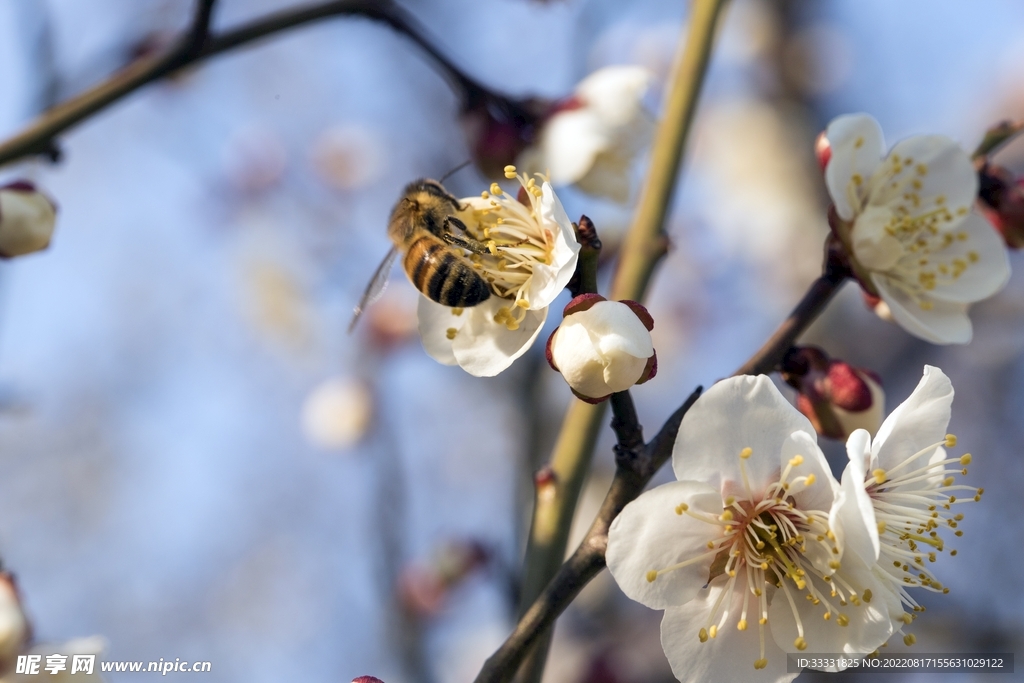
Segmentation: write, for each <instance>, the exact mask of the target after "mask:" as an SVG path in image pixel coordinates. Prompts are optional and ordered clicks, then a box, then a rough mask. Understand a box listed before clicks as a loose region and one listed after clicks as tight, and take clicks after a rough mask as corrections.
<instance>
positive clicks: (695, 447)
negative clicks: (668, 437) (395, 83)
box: [672, 375, 814, 496]
mask: <svg viewBox="0 0 1024 683" xmlns="http://www.w3.org/2000/svg"><path fill="white" fill-rule="evenodd" d="M796 431H802V432H806V433H807V434H810V435H811V436H812V438H813V437H814V427H812V426H811V423H810V422H809V421H808V420H807V418H806V417H804V416H803V415H801V414H800V413H799V412H798V411H797V409H796V408H794V407H793V406H792V405H790V404H789V402H788V401H787V400H786V399H785V398H784V397H783V396H782V394H781V393H779V390H778V389H777V388H775V385H774V384H772V381H771V380H770V379H768V377H767V376H765V375H758V376H757V377H752V376H749V375H745V376H741V377H730V378H729V379H725V380H722V381H721V382H718V383H717V384H715V385H714V386H713V387H711V388H710V389H708V390H707V392H705V394H704V395H703V396H701V397H700V398H699V399H698V400H697V402H696V403H695V404H694V405H693V407H692V408H690V410H689V412H688V413H687V414H686V417H684V418H683V422H682V424H681V425H680V426H679V435H678V436H677V437H676V442H675V445H674V447H673V449H672V469H673V470H674V471H675V473H676V478H677V479H693V480H696V481H706V482H708V483H709V484H711V485H712V486H714V487H715V488H716V489H719V490H723V491H724V488H723V487H724V486H728V487H729V488H730V493H734V494H737V495H745V494H744V487H743V478H742V474H741V471H740V452H741V451H743V449H745V448H751V449H753V454H752V455H751V456H750V457H749V458H748V459H746V460H745V461H744V466H745V468H746V471H747V477H748V480H749V482H750V486H751V488H752V489H753V491H752V493H753V494H754V495H755V496H756V495H758V494H760V493H762V492H763V491H764V489H765V487H766V486H767V485H768V484H769V483H771V482H772V481H774V480H775V478H776V477H777V476H778V473H779V471H780V470H779V453H780V452H781V451H782V444H783V443H784V442H785V441H786V440H787V439H788V438H789V437H790V435H791V434H792V433H793V432H796Z"/></svg>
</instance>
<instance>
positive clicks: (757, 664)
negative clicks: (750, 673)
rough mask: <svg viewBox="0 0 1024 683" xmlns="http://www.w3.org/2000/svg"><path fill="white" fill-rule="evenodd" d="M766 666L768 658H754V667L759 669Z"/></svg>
mask: <svg viewBox="0 0 1024 683" xmlns="http://www.w3.org/2000/svg"><path fill="white" fill-rule="evenodd" d="M766 666H768V660H767V659H765V658H764V657H762V658H761V659H755V660H754V668H755V669H759V670H760V669H763V668H765V667H766Z"/></svg>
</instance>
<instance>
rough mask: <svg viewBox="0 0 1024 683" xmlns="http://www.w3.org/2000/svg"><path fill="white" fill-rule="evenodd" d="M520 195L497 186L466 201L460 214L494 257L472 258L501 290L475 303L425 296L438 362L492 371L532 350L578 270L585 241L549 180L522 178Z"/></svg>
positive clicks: (510, 172) (424, 319)
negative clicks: (456, 303)
mask: <svg viewBox="0 0 1024 683" xmlns="http://www.w3.org/2000/svg"><path fill="white" fill-rule="evenodd" d="M505 175H506V176H507V177H508V178H509V179H513V178H514V179H517V180H518V181H519V183H520V185H521V186H522V191H521V192H520V193H519V197H520V198H522V201H520V198H517V197H516V196H515V195H509V194H507V193H505V192H504V191H503V190H502V189H501V187H500V186H498V185H497V184H494V185H492V186H491V188H490V192H484V193H482V194H481V196H479V197H469V198H467V199H461V200H459V201H460V202H461V203H462V204H464V205H465V206H466V207H467V208H466V209H465V211H462V212H460V213H459V214H458V218H459V219H461V220H462V222H463V223H464V224H465V226H466V229H467V231H468V233H469V235H470V236H471V237H473V238H474V239H477V240H479V241H481V242H484V243H486V244H488V246H489V248H490V251H491V253H490V254H488V255H480V254H472V255H471V256H469V258H470V260H471V261H472V262H473V264H474V267H475V268H477V269H478V270H479V271H480V272H481V273H482V274H483V276H484V277H485V279H486V280H487V282H488V283H489V284H490V286H491V290H492V293H493V294H494V295H495V296H492V297H490V298H489V299H487V300H485V301H484V302H483V303H481V304H478V305H477V306H474V307H472V308H466V309H463V308H450V307H448V306H442V305H441V304H438V303H435V302H433V301H431V300H430V299H428V298H427V297H425V296H424V297H420V300H419V328H420V336H421V338H422V339H423V347H424V348H425V349H426V350H427V353H429V354H430V355H431V356H432V357H433V358H434V359H435V360H437V361H439V362H441V363H444V364H445V365H458V366H460V367H461V368H462V369H463V370H465V371H466V372H468V373H470V374H471V375H476V376H477V377H491V376H493V375H497V374H498V373H499V372H501V371H502V370H505V369H506V368H507V367H509V366H510V365H511V364H512V362H513V361H514V360H515V359H516V358H519V357H520V356H521V355H523V354H524V353H526V350H527V349H529V348H530V346H531V345H532V344H533V342H534V340H535V339H536V338H537V335H538V334H540V330H541V327H543V326H544V321H545V320H547V317H548V307H549V306H550V305H551V303H552V302H553V301H554V300H555V297H557V296H558V295H559V294H560V293H561V291H562V289H563V288H565V285H566V284H567V283H568V282H569V279H570V278H571V277H572V274H573V272H575V270H576V260H577V255H578V254H579V250H580V245H579V243H578V242H577V241H576V234H575V232H574V230H573V227H572V221H570V220H569V216H568V215H566V213H565V209H563V208H562V203H561V202H560V201H559V200H558V197H556V196H555V192H554V190H553V189H551V184H550V183H548V182H547V181H546V180H544V179H543V178H542V179H541V180H542V182H541V184H539V185H538V184H537V181H536V179H534V178H527V177H526V176H517V175H516V170H515V167H513V166H509V167H507V168H506V169H505Z"/></svg>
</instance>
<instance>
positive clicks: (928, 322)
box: [871, 273, 973, 344]
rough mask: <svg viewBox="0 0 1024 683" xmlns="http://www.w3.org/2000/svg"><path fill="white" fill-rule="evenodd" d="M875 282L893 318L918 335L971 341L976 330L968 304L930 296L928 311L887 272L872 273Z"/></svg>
mask: <svg viewBox="0 0 1024 683" xmlns="http://www.w3.org/2000/svg"><path fill="white" fill-rule="evenodd" d="M871 282H872V284H874V285H875V288H876V289H877V290H878V293H879V295H880V296H881V297H882V300H883V301H884V302H885V303H886V305H887V306H888V307H889V311H890V312H891V313H892V317H893V319H895V320H896V322H897V323H899V326H900V327H902V328H903V329H904V330H906V331H907V332H909V333H910V334H912V335H914V336H915V337H920V338H921V339H924V340H925V341H928V342H931V343H933V344H967V343H968V342H970V341H971V336H972V334H973V333H972V328H971V319H970V318H968V317H967V304H960V303H953V302H949V301H932V300H931V299H928V300H927V301H928V302H929V303H930V304H931V306H932V308H931V309H930V310H925V309H924V308H921V305H920V304H919V303H917V302H916V301H914V300H913V299H911V298H910V297H909V296H907V294H906V293H905V292H904V291H903V290H902V289H900V287H899V285H897V284H895V283H892V282H890V280H889V278H888V277H886V276H885V275H883V274H881V273H872V274H871Z"/></svg>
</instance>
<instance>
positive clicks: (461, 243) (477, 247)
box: [441, 216, 491, 254]
mask: <svg viewBox="0 0 1024 683" xmlns="http://www.w3.org/2000/svg"><path fill="white" fill-rule="evenodd" d="M453 226H454V227H456V228H458V229H459V230H461V231H462V233H463V235H465V237H463V236H461V235H456V234H455V233H453V232H452V227H453ZM441 239H443V240H444V241H445V242H447V243H448V244H451V245H453V246H456V247H460V248H462V249H466V250H467V251H471V252H473V253H474V254H489V253H491V251H490V250H489V249H488V248H487V245H486V244H485V243H483V242H481V241H480V240H475V239H473V238H472V237H470V236H469V230H468V229H467V228H466V224H465V223H463V222H462V221H460V220H459V219H458V218H456V217H455V216H447V217H446V218H445V219H444V230H443V231H442V232H441Z"/></svg>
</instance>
